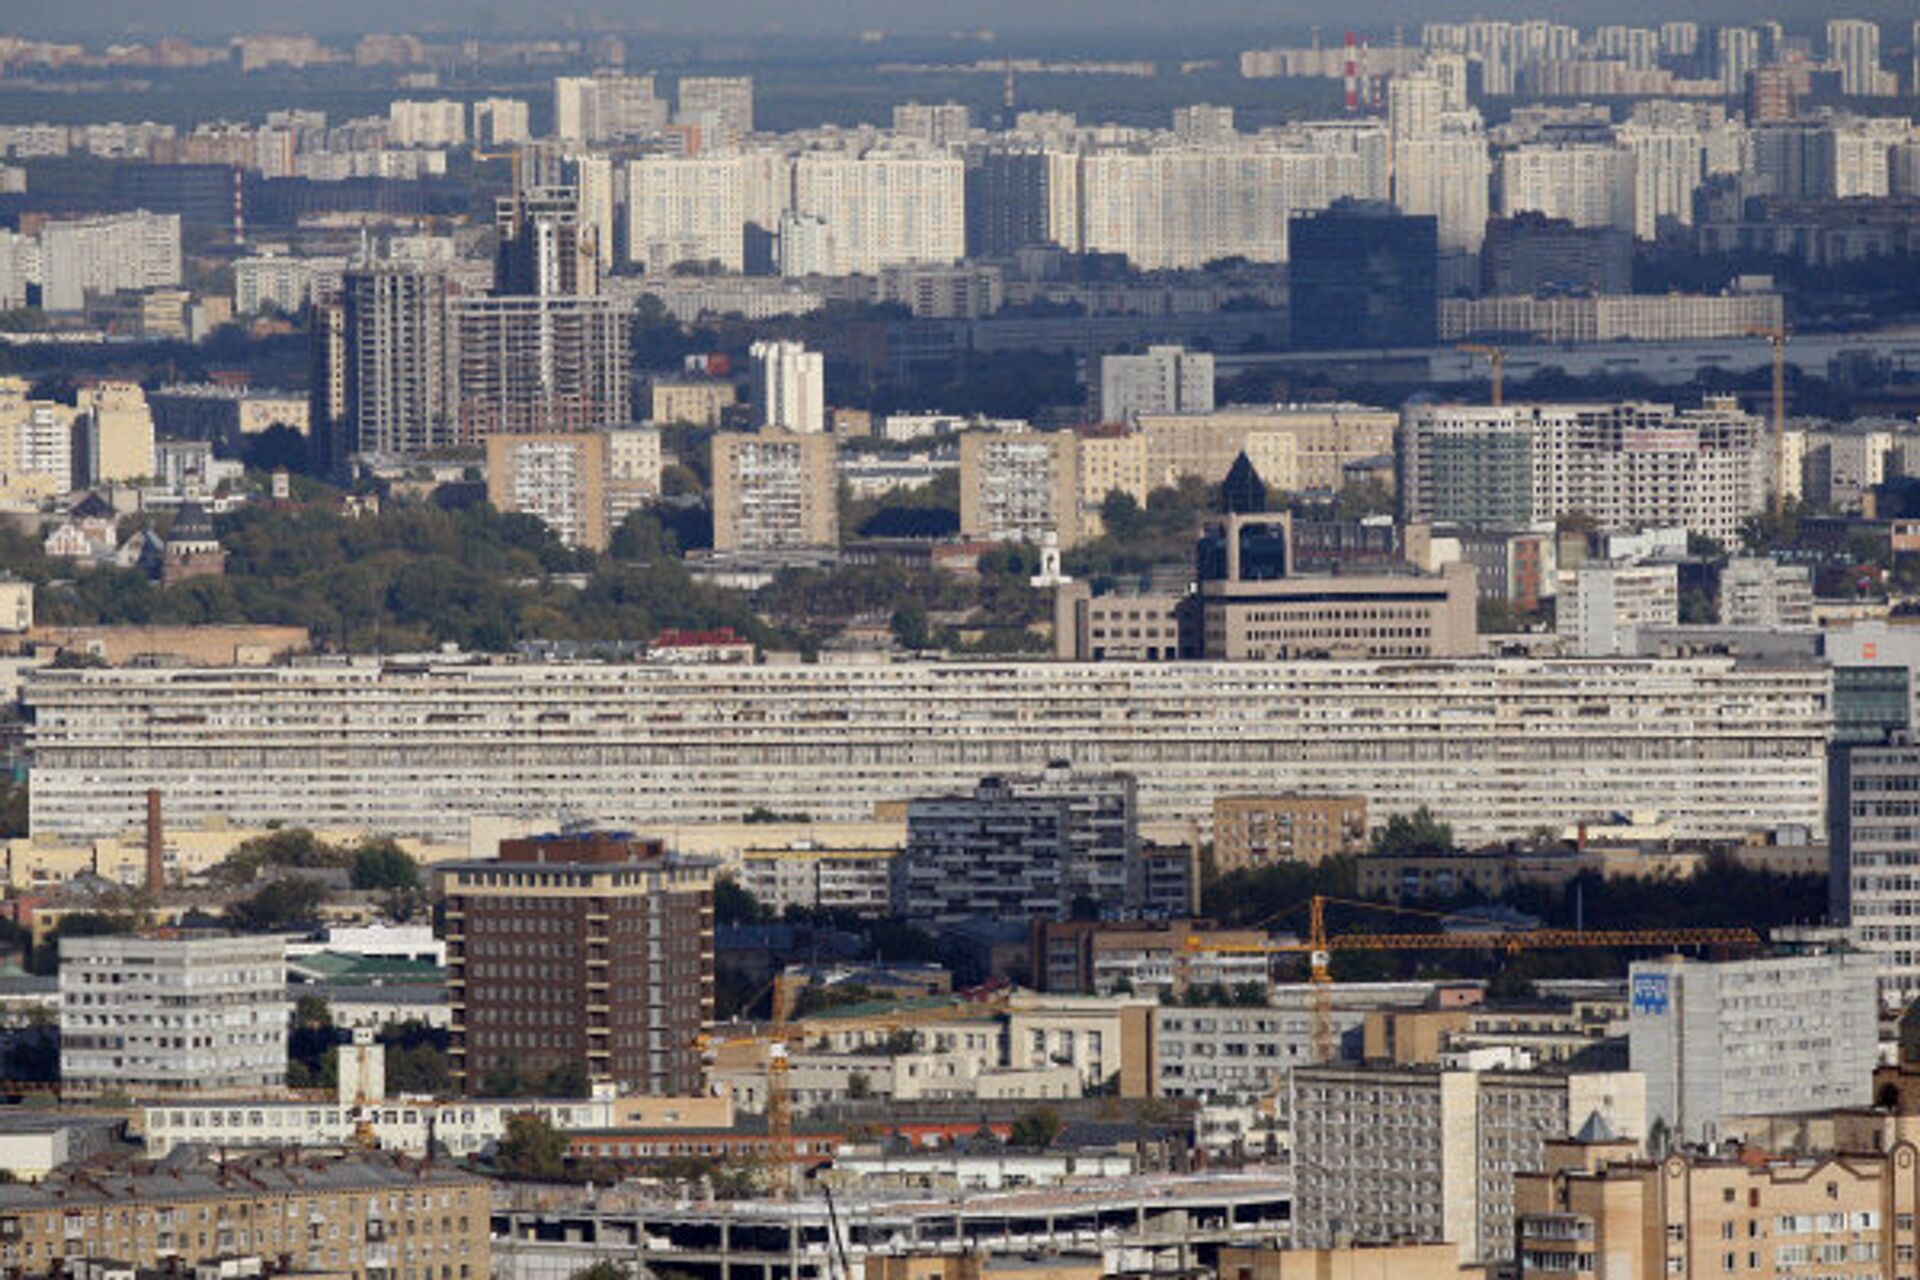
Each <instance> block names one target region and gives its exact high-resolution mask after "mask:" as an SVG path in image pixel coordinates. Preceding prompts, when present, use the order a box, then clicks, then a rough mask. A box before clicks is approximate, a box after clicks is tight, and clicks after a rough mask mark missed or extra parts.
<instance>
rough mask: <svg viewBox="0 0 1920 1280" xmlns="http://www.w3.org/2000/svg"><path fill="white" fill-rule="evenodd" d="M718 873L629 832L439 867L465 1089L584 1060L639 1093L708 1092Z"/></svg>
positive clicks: (592, 1072) (509, 849)
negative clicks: (705, 1040)
mask: <svg viewBox="0 0 1920 1280" xmlns="http://www.w3.org/2000/svg"><path fill="white" fill-rule="evenodd" d="M713 870H714V864H713V863H711V862H705V861H701V860H698V859H692V858H683V857H680V856H679V855H677V854H673V853H669V852H668V851H667V850H666V848H665V847H664V846H663V845H661V844H660V843H659V842H658V841H653V840H643V839H636V838H634V837H633V836H631V835H628V834H625V833H620V832H581V833H577V834H567V835H557V836H536V837H533V838H530V839H519V840H504V841H502V842H501V844H500V853H499V856H498V857H497V858H493V859H489V860H485V861H476V862H456V863H441V864H438V865H437V866H435V867H434V879H435V882H436V885H437V887H438V889H439V891H440V892H441V893H442V894H443V895H444V896H445V899H446V939H447V995H448V999H449V1002H450V1003H451V1004H452V1006H453V1041H452V1044H451V1045H450V1047H449V1050H448V1057H449V1059H450V1061H451V1065H452V1067H453V1079H454V1084H455V1086H456V1087H458V1088H459V1089H460V1090H461V1091H463V1092H466V1093H477V1092H481V1091H482V1090H483V1089H484V1088H485V1087H486V1084H487V1081H488V1077H489V1076H490V1075H491V1074H493V1073H494V1072H496V1071H500V1070H502V1069H505V1070H509V1071H514V1072H518V1073H520V1074H522V1075H528V1074H535V1073H538V1072H542V1071H551V1070H553V1069H554V1068H556V1067H567V1066H575V1065H578V1066H581V1067H584V1068H585V1070H586V1073H587V1077H588V1078H589V1079H591V1080H604V1081H612V1082H614V1083H615V1084H618V1085H621V1086H624V1087H627V1088H631V1089H634V1090H637V1091H638V1092H641V1093H654V1094H695V1093H698V1092H699V1091H700V1088H701V1084H702V1080H701V1068H700V1053H699V1050H698V1049H697V1048H696V1047H695V1046H694V1038H695V1037H696V1036H697V1035H698V1034H699V1033H700V1032H701V1031H702V1030H703V1029H704V1028H705V1027H706V1025H707V1024H708V1023H709V1022H711V1021H712V1020H713Z"/></svg>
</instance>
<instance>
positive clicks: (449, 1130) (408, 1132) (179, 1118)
mask: <svg viewBox="0 0 1920 1280" xmlns="http://www.w3.org/2000/svg"><path fill="white" fill-rule="evenodd" d="M615 1110H616V1108H615V1104H614V1101H613V1099H611V1098H573V1099H566V1100H546V1099H540V1098H508V1099H491V1100H490V1099H485V1098H459V1099H454V1100H451V1101H444V1102H435V1101H433V1100H432V1099H426V1098H400V1099H386V1098H384V1097H383V1098H381V1099H378V1100H372V1101H371V1105H366V1106H355V1105H354V1104H353V1102H352V1100H351V1099H347V1100H345V1101H336V1100H328V1101H325V1102H270V1101H265V1100H263V1099H259V1098H254V1099H250V1100H248V1101H247V1102H245V1103H241V1104H238V1105H236V1104H233V1103H225V1102H173V1103H169V1104H164V1105H159V1106H151V1107H147V1108H145V1113H144V1115H145V1124H144V1125H143V1126H142V1136H143V1138H144V1140H145V1142H146V1154H147V1158H148V1159H150V1160H162V1159H165V1158H166V1156H167V1155H168V1153H169V1152H171V1151H172V1150H173V1149H174V1148H175V1147H179V1146H183V1145H186V1144H189V1143H191V1144H194V1145H197V1146H202V1147H222V1148H234V1149H245V1148H260V1147H350V1146H352V1145H353V1144H354V1142H355V1140H356V1136H357V1134H358V1132H359V1129H360V1125H361V1124H362V1122H364V1123H365V1124H366V1125H367V1127H368V1128H370V1129H371V1130H372V1131H373V1136H374V1138H375V1140H376V1141H377V1142H378V1143H379V1144H380V1149H381V1150H383V1151H401V1152H405V1153H406V1154H408V1155H411V1156H424V1155H426V1154H427V1152H428V1147H429V1144H430V1143H432V1144H438V1145H440V1146H444V1147H445V1148H446V1149H447V1154H449V1155H451V1156H453V1157H454V1158H455V1159H460V1158H464V1157H467V1156H475V1155H478V1154H480V1152H481V1151H483V1150H484V1149H485V1148H486V1147H488V1146H489V1145H491V1144H493V1143H495V1142H498V1141H499V1140H500V1139H501V1138H503V1137H505V1136H506V1132H507V1121H508V1120H509V1119H510V1118H512V1117H513V1116H516V1115H521V1114H525V1113H528V1112H531V1113H532V1114H534V1115H537V1116H539V1117H540V1118H541V1119H543V1120H545V1121H546V1122H547V1123H548V1124H551V1125H552V1126H554V1127H555V1128H556V1129H606V1128H611V1127H613V1126H614V1125H615V1124H617V1123H618V1119H617V1117H616V1115H615Z"/></svg>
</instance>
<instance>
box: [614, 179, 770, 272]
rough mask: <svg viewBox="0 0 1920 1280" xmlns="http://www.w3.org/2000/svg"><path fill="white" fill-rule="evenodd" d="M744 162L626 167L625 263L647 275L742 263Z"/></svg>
mask: <svg viewBox="0 0 1920 1280" xmlns="http://www.w3.org/2000/svg"><path fill="white" fill-rule="evenodd" d="M746 174H747V165H746V161H745V160H744V159H743V158H742V157H740V156H737V155H717V156H708V155H700V156H642V157H640V158H638V159H636V160H633V161H632V162H631V163H629V164H628V165H627V260H628V261H630V262H635V263H638V264H639V265H640V266H641V267H642V268H643V269H644V270H645V271H646V272H647V274H648V275H663V274H665V273H666V272H668V271H670V270H672V269H673V268H674V267H675V266H677V265H678V264H680V263H683V262H691V263H700V264H705V263H718V264H719V265H720V267H721V268H722V269H723V270H726V271H730V272H738V271H741V270H743V269H744V266H745V262H746V223H747V215H746Z"/></svg>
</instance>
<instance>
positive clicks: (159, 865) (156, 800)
mask: <svg viewBox="0 0 1920 1280" xmlns="http://www.w3.org/2000/svg"><path fill="white" fill-rule="evenodd" d="M166 887H167V833H166V830H165V828H164V827H162V826H161V824H160V790H159V788H157V787H155V788H153V789H151V790H149V791H148V792H147V892H148V893H159V892H160V891H161V890H162V889H164V888H166Z"/></svg>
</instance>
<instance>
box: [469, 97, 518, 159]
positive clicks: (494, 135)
mask: <svg viewBox="0 0 1920 1280" xmlns="http://www.w3.org/2000/svg"><path fill="white" fill-rule="evenodd" d="M532 140H533V128H532V126H531V125H530V124H529V123H528V112H527V104H526V103H524V102H522V101H521V100H520V99H518V98H481V99H479V100H478V101H476V102H475V103H474V104H473V145H474V146H476V147H517V146H519V145H520V144H522V143H524V142H531V141H532Z"/></svg>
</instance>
